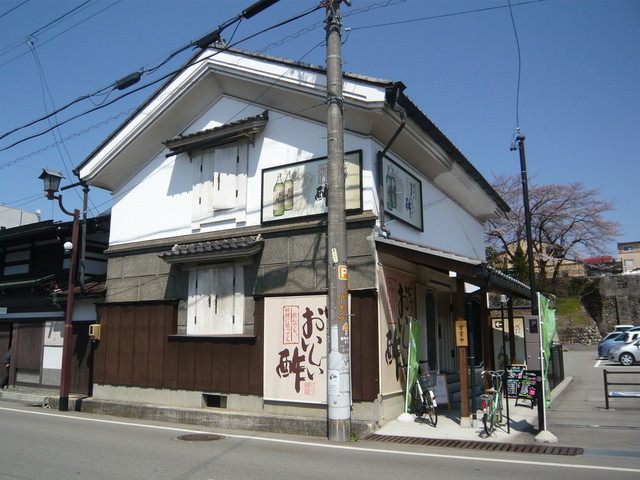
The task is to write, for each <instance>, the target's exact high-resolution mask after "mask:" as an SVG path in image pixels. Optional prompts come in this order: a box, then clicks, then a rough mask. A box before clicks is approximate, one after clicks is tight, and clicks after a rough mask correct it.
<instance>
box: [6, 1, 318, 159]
mask: <svg viewBox="0 0 640 480" xmlns="http://www.w3.org/2000/svg"><path fill="white" fill-rule="evenodd" d="M120 1H122V0H117V1H116V2H115V3H113V4H111V5H110V6H109V7H111V6H113V5H115V4H116V3H119V2H120ZM85 3H87V2H85ZM107 8H108V7H107ZM319 8H321V5H320V6H317V7H314V8H312V9H310V10H306V11H304V12H302V13H301V14H298V15H295V16H294V17H292V18H290V19H288V20H285V21H283V22H281V23H279V24H276V25H273V26H271V27H268V28H266V29H264V30H262V31H260V32H258V33H256V34H254V35H250V36H249V37H246V38H244V39H243V40H241V42H244V41H247V40H249V39H251V38H254V37H255V36H257V35H260V34H262V33H265V32H267V31H269V30H272V29H275V28H278V27H280V26H282V25H286V24H287V23H290V22H292V21H295V20H297V19H299V18H301V17H303V16H305V15H309V14H310V13H313V12H315V11H316V10H318V9H319ZM104 10H106V9H103V10H101V11H100V12H98V13H101V12H102V11H104ZM236 18H238V17H236ZM239 20H240V21H241V20H242V18H241V17H240V18H239ZM225 23H227V24H228V23H229V21H227V22H225ZM239 23H240V22H238V25H237V26H236V30H234V32H233V35H232V36H235V33H236V31H237V29H238V26H239ZM42 28H44V27H42ZM42 28H41V29H39V30H37V31H36V32H38V31H40V30H42ZM219 28H220V27H218V29H219ZM214 32H215V30H214ZM196 42H197V41H190V42H189V43H187V44H186V45H183V46H182V47H180V48H178V49H177V50H174V51H173V52H172V53H170V54H169V55H168V56H167V58H165V59H164V61H162V62H161V63H160V64H159V65H157V66H156V67H153V68H150V69H142V70H141V71H140V77H142V76H146V75H150V74H153V73H154V72H156V71H157V70H158V69H159V68H160V67H162V66H163V65H165V64H166V63H167V62H169V61H170V60H171V59H173V58H174V57H175V56H177V55H178V54H180V53H182V52H183V51H185V50H187V49H189V48H191V47H194V46H196ZM238 43H240V42H237V43H236V44H234V45H237V44H238ZM1 66H2V65H0V67H1ZM169 75H171V74H169ZM163 78H166V76H165V77H163ZM118 82H119V81H116V82H112V83H111V84H109V85H107V86H106V87H103V88H101V89H99V90H97V91H95V92H93V93H91V94H88V95H83V96H81V97H78V98H76V99H75V100H72V101H71V102H69V103H68V104H66V105H65V106H63V107H61V108H60V109H58V110H55V111H53V112H51V113H49V114H47V115H44V116H42V117H40V118H37V119H35V120H33V121H31V122H29V123H27V124H24V125H21V126H19V127H16V128H14V129H13V130H10V131H8V132H5V133H3V134H2V135H0V140H2V139H4V138H6V137H7V136H9V135H11V134H13V133H16V132H18V131H20V130H23V129H25V128H28V127H31V126H33V125H35V124H36V123H39V122H42V121H44V120H47V119H48V118H50V117H52V116H54V115H56V114H58V113H60V112H62V111H64V110H66V109H68V108H69V107H71V106H73V105H75V104H76V103H78V102H81V101H82V100H86V99H91V98H92V97H94V96H97V95H101V94H104V92H106V91H107V90H110V91H109V92H108V93H111V91H113V89H114V87H117V85H118ZM150 85H153V83H152V84H150ZM108 96H109V95H108V94H107V96H106V97H105V99H103V101H102V102H101V103H104V102H105V101H106V98H108ZM118 98H122V96H121V97H118ZM92 103H93V102H92ZM110 104H111V102H110V103H108V104H106V105H110ZM94 105H95V103H94ZM99 105H100V104H99ZM92 111H95V110H93V109H92V110H89V111H88V112H87V113H91V112H92ZM74 118H77V117H74ZM44 133H46V132H44ZM38 136H39V135H38ZM32 138H33V137H32ZM30 139H31V138H29V140H30ZM20 143H22V142H20ZM15 145H16V144H14V145H12V146H15ZM9 148H11V146H10V147H9ZM3 150H5V149H0V151H3Z"/></svg>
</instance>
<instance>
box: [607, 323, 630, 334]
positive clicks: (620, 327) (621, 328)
mask: <svg viewBox="0 0 640 480" xmlns="http://www.w3.org/2000/svg"><path fill="white" fill-rule="evenodd" d="M632 328H633V325H616V326H615V327H613V332H611V333H615V332H626V331H627V330H631V329H632Z"/></svg>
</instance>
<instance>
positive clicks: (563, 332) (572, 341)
mask: <svg viewBox="0 0 640 480" xmlns="http://www.w3.org/2000/svg"><path fill="white" fill-rule="evenodd" d="M558 337H560V342H561V343H562V344H563V345H576V344H577V345H597V344H598V343H599V342H600V340H601V339H602V337H601V335H600V332H599V331H598V329H597V328H596V327H564V328H559V329H558Z"/></svg>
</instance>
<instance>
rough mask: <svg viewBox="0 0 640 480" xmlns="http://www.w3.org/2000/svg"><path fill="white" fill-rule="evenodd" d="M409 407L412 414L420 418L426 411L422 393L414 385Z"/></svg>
mask: <svg viewBox="0 0 640 480" xmlns="http://www.w3.org/2000/svg"><path fill="white" fill-rule="evenodd" d="M411 406H412V407H413V412H414V413H415V414H416V415H417V416H419V417H421V416H422V415H424V413H425V412H426V411H427V406H426V405H425V402H424V398H422V392H421V391H420V389H419V388H418V386H417V385H416V388H414V389H413V392H412V394H411Z"/></svg>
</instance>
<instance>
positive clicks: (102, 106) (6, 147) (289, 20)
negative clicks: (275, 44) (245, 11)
mask: <svg viewBox="0 0 640 480" xmlns="http://www.w3.org/2000/svg"><path fill="white" fill-rule="evenodd" d="M320 8H322V5H318V6H316V7H314V8H312V9H309V10H307V11H305V12H303V13H300V14H298V15H295V16H293V17H291V18H289V19H287V20H283V21H282V22H279V23H277V24H275V25H272V26H270V27H267V28H265V29H263V30H260V31H258V32H256V33H254V34H251V35H249V36H247V37H245V38H243V39H241V40H238V41H237V42H236V43H234V44H231V45H227V46H225V47H224V48H223V49H221V50H219V51H217V52H215V53H213V54H211V55H209V56H206V57H203V58H201V59H200V60H199V61H198V62H196V63H200V62H203V61H206V60H209V59H210V58H212V57H214V56H215V55H218V54H219V53H221V52H223V51H225V50H228V49H230V48H233V47H235V46H236V45H239V44H240V43H243V42H246V41H247V40H250V39H252V38H255V37H257V36H258V35H261V34H263V33H266V32H268V31H270V30H274V29H276V28H279V27H281V26H283V25H286V24H288V23H291V22H293V21H295V20H298V19H300V18H302V17H304V16H306V15H309V14H311V13H313V12H315V11H316V10H318V9H320ZM197 42H198V41H196V42H191V43H189V44H188V45H185V46H183V47H181V48H180V49H178V50H176V51H175V52H174V54H177V53H179V52H181V51H184V50H186V49H187V48H189V47H191V46H194V45H195V44H196V43H197ZM174 54H171V55H173V56H174ZM165 63H166V62H165ZM192 65H195V63H187V64H185V65H183V66H181V67H180V68H178V69H176V70H173V71H172V72H169V73H167V74H166V75H164V76H162V77H160V78H158V79H157V80H154V81H152V82H149V83H147V84H145V85H142V86H140V87H138V88H136V89H134V90H130V91H128V92H127V93H124V94H122V95H120V96H118V97H116V98H114V99H113V100H111V101H109V102H104V103H102V104H101V105H98V106H96V107H94V108H91V109H89V110H86V111H84V112H81V113H79V114H77V115H74V116H72V117H69V118H67V119H66V120H62V121H60V122H58V123H57V124H56V125H54V126H52V127H50V128H47V129H45V130H42V131H40V132H38V133H35V134H33V135H30V136H28V137H25V138H22V139H20V140H17V141H15V142H13V143H12V144H10V145H8V146H5V147H2V148H0V152H1V151H6V150H9V149H11V148H13V147H15V146H17V145H20V144H21V143H24V142H26V141H28V140H33V139H34V138H38V137H40V136H42V135H45V134H46V133H48V132H50V131H51V130H53V129H54V128H57V127H59V126H62V125H64V124H66V123H69V122H71V121H73V120H76V119H78V118H80V117H82V116H84V115H88V114H89V113H93V112H95V111H97V110H100V109H102V108H105V107H107V106H109V105H112V104H113V103H115V102H117V101H119V100H121V99H122V98H125V97H127V96H129V95H132V94H134V93H136V92H139V91H141V90H143V89H145V88H148V87H150V86H152V85H155V84H157V83H159V82H161V81H163V80H165V79H167V78H169V77H171V76H173V75H176V74H178V73H180V72H182V71H184V70H186V69H187V68H189V67H191V66H192ZM144 73H145V72H142V73H141V74H140V75H143V74H144ZM125 78H127V77H125ZM117 84H118V82H115V85H117ZM111 86H113V85H111ZM111 86H110V87H111ZM110 87H106V88H103V89H101V90H100V91H101V92H103V91H105V90H106V89H107V88H110ZM116 88H117V87H116ZM93 95H95V94H91V95H85V96H83V97H79V98H78V99H76V100H74V101H73V102H70V103H69V104H67V105H65V106H64V107H62V108H61V109H58V110H55V111H54V112H51V113H49V114H47V115H44V116H42V117H40V118H39V119H36V120H34V121H32V122H30V123H29V124H26V125H23V126H21V127H17V128H15V129H13V130H12V131H10V132H6V133H4V134H2V135H1V136H0V139H3V138H6V137H7V136H8V135H10V134H12V133H15V132H17V131H19V130H21V129H24V128H27V127H29V126H33V125H35V124H36V123H39V122H41V121H43V120H46V119H48V118H50V117H52V116H54V115H56V114H57V113H59V112H61V111H62V110H65V109H66V108H68V107H70V106H71V105H73V104H75V103H77V102H78V101H80V100H82V99H85V98H88V97H89V96H93Z"/></svg>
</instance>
